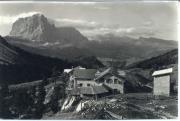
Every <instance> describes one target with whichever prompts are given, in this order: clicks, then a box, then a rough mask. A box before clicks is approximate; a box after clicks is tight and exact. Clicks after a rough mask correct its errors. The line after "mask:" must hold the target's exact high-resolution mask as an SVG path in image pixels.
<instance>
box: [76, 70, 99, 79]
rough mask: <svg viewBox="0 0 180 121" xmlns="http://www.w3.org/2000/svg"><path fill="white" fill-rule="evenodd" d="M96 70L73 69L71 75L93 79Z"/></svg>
mask: <svg viewBox="0 0 180 121" xmlns="http://www.w3.org/2000/svg"><path fill="white" fill-rule="evenodd" d="M96 71H97V70H96V69H75V70H74V72H73V75H74V76H75V78H81V79H94V78H95V73H96Z"/></svg>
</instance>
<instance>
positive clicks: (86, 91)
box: [72, 86, 108, 95]
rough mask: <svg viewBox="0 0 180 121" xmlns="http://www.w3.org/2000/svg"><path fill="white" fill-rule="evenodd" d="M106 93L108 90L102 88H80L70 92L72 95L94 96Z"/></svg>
mask: <svg viewBox="0 0 180 121" xmlns="http://www.w3.org/2000/svg"><path fill="white" fill-rule="evenodd" d="M107 92H108V90H107V89H106V88H105V87H103V86H90V87H80V88H77V89H73V90H72V94H74V95H80V94H90V95H95V94H102V93H107Z"/></svg>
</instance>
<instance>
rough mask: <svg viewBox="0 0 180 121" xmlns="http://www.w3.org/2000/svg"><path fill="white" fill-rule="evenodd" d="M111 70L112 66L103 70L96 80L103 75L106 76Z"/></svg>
mask: <svg viewBox="0 0 180 121" xmlns="http://www.w3.org/2000/svg"><path fill="white" fill-rule="evenodd" d="M110 71H111V68H108V69H106V70H105V71H103V72H102V73H100V74H99V76H98V77H96V79H95V80H98V79H100V78H102V77H103V76H105V75H106V74H108V73H110Z"/></svg>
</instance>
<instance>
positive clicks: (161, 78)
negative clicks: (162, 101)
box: [152, 68, 173, 96]
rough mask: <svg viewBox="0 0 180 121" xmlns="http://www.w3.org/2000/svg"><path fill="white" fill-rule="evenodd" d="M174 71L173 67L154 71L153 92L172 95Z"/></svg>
mask: <svg viewBox="0 0 180 121" xmlns="http://www.w3.org/2000/svg"><path fill="white" fill-rule="evenodd" d="M172 72H173V69H172V68H168V69H162V70H158V71H154V72H153V74H152V76H153V94H154V95H162V96H170V90H171V88H172V86H171V85H172V83H171V74H172Z"/></svg>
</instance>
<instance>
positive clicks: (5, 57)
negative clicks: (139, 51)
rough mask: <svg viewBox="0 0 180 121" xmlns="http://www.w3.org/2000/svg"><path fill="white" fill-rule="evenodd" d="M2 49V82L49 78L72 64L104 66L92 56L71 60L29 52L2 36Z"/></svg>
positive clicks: (11, 82) (0, 48) (0, 60)
mask: <svg viewBox="0 0 180 121" xmlns="http://www.w3.org/2000/svg"><path fill="white" fill-rule="evenodd" d="M0 50H1V51H0V81H1V82H0V84H1V83H7V84H16V83H22V82H30V81H34V80H39V79H43V78H47V77H50V76H51V75H52V73H53V71H58V72H62V71H63V69H65V68H72V66H74V67H75V66H78V65H80V66H83V67H86V68H98V67H102V66H103V65H102V64H101V63H100V62H99V61H98V60H97V59H96V58H95V57H92V56H90V57H84V58H81V59H76V61H71V62H69V61H67V60H62V59H58V58H52V57H47V56H42V55H39V54H34V53H31V52H27V51H25V50H23V49H20V48H18V47H15V46H13V45H11V44H9V43H8V42H7V41H6V39H4V38H3V37H1V36H0ZM83 60H85V61H83ZM90 61H91V62H90Z"/></svg>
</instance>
